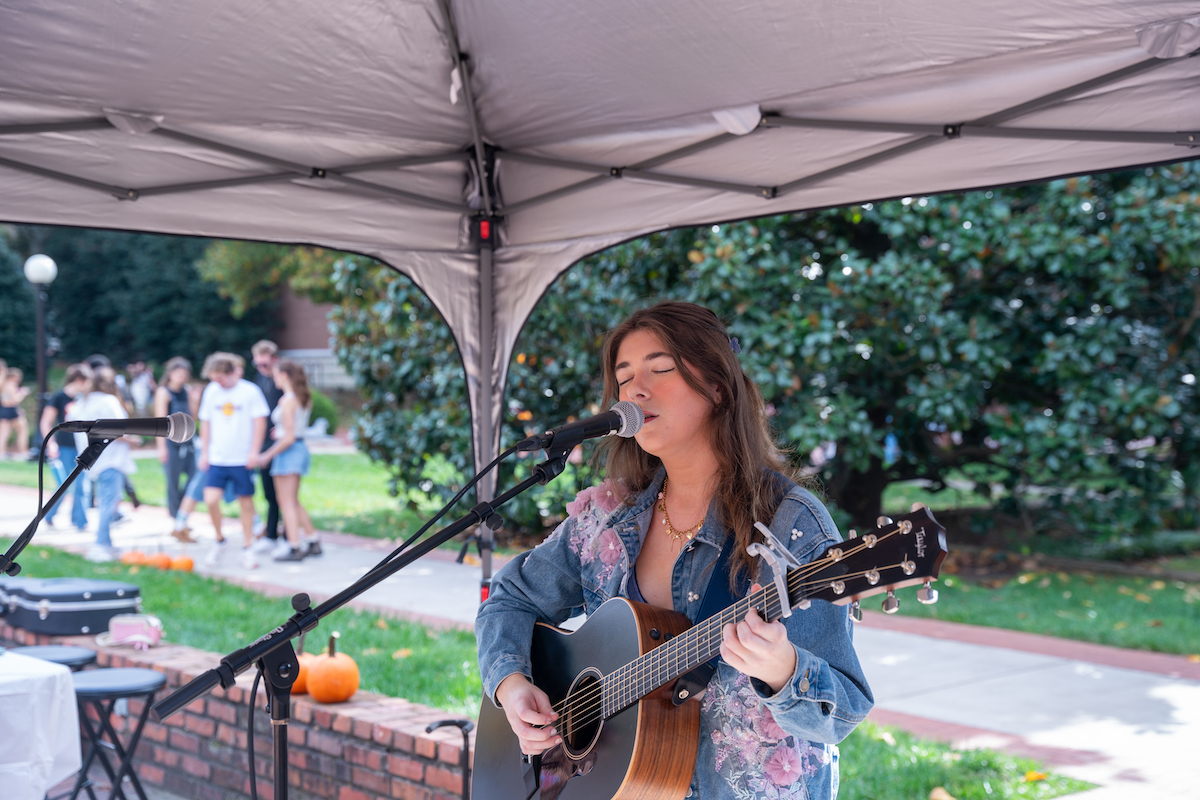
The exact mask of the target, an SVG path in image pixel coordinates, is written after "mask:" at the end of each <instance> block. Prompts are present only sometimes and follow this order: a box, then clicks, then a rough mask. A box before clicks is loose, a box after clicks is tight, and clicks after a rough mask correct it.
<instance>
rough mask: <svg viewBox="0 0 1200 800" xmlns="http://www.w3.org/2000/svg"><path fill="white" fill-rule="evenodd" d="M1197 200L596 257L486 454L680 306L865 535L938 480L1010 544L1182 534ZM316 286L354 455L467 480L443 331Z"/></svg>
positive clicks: (549, 307) (811, 223)
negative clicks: (1011, 533)
mask: <svg viewBox="0 0 1200 800" xmlns="http://www.w3.org/2000/svg"><path fill="white" fill-rule="evenodd" d="M1198 178H1200V173H1198V170H1197V167H1196V166H1195V165H1193V164H1185V165H1178V166H1174V167H1165V168H1158V169H1153V170H1150V171H1148V172H1135V173H1124V174H1117V175H1109V176H1095V177H1088V178H1079V179H1072V180H1064V181H1056V182H1053V183H1050V184H1045V185H1040V186H1032V187H1023V188H1017V189H1010V190H1004V191H995V192H972V193H967V194H959V195H944V196H939V197H926V198H915V199H913V198H906V199H905V200H903V201H892V202H886V203H879V204H875V205H870V204H867V205H863V206H857V207H852V208H846V209H835V210H829V211H822V212H813V213H805V214H795V215H790V216H786V217H773V218H767V219H762V220H755V221H750V222H744V223H737V224H731V225H721V226H713V227H712V228H703V229H690V230H680V231H672V232H666V233H661V234H655V235H652V236H649V237H646V238H644V239H640V240H637V241H634V242H629V243H626V244H624V245H621V246H619V247H616V248H613V249H611V250H608V251H605V252H603V253H600V254H597V255H595V256H592V257H590V258H588V259H585V260H584V261H583V262H581V263H580V264H579V265H577V266H576V267H575V268H573V269H572V270H570V271H568V272H566V273H565V274H564V275H563V276H562V277H561V278H560V279H559V280H558V281H557V282H556V283H555V284H554V285H553V286H552V287H551V288H550V290H549V291H548V292H547V294H546V296H545V297H544V298H543V299H542V300H541V302H540V303H539V304H538V306H537V308H536V309H535V311H534V313H533V315H532V317H531V318H530V320H529V321H528V323H527V324H526V326H525V329H524V330H523V332H522V334H521V337H520V339H519V341H518V346H517V348H516V354H515V357H514V362H513V363H512V364H511V365H510V373H509V383H508V390H507V396H506V404H507V409H506V410H507V414H506V416H505V423H504V428H503V431H502V443H503V444H510V443H512V442H514V441H516V440H517V439H519V438H520V437H522V436H524V435H525V434H527V433H529V432H531V431H533V430H536V429H542V428H545V427H546V426H548V425H552V424H556V423H558V422H562V421H565V420H568V419H570V418H571V417H573V416H578V415H582V414H585V413H594V412H596V411H598V410H599V409H598V408H597V407H596V405H595V404H596V402H597V401H598V399H599V396H600V385H599V347H600V343H601V342H602V339H603V334H604V332H605V331H606V330H607V329H609V328H610V327H611V326H612V325H614V324H615V323H616V322H617V321H619V320H620V319H621V318H623V317H624V316H625V315H627V314H628V313H629V311H630V310H632V309H633V308H635V307H637V306H638V305H641V304H647V303H650V302H653V301H654V300H657V299H662V298H678V299H685V300H692V301H694V302H699V303H702V304H705V305H707V306H709V307H711V308H713V309H714V310H715V311H716V312H717V313H718V314H720V315H721V316H722V317H723V318H725V319H726V320H728V321H729V324H730V328H731V331H732V332H733V333H734V335H736V336H738V337H739V339H740V341H741V344H742V347H743V354H742V356H741V359H742V363H743V364H744V365H745V367H746V369H747V370H748V372H749V373H750V374H751V376H752V377H753V378H754V379H755V380H756V381H757V382H758V383H759V385H760V386H761V387H762V388H763V391H764V395H765V396H766V399H767V401H768V403H769V413H770V414H771V416H772V421H773V422H774V424H775V426H776V429H777V431H778V432H779V434H780V436H781V438H782V440H783V442H784V443H785V444H786V445H787V446H789V447H790V448H791V451H792V453H793V457H794V459H795V461H796V462H797V464H799V465H802V466H810V464H812V459H811V458H810V453H814V451H820V452H821V453H826V454H828V453H833V455H832V457H829V458H827V459H825V460H823V461H822V462H821V463H819V464H815V465H814V466H815V467H816V469H817V471H818V472H819V473H820V475H821V477H822V478H823V479H824V484H825V487H826V490H827V492H828V495H829V497H830V499H831V500H832V501H833V502H834V503H835V505H836V506H837V507H838V508H840V509H841V510H842V512H843V513H845V514H847V515H848V516H849V517H850V518H851V519H852V520H853V521H854V522H855V523H857V524H863V525H869V524H872V523H873V521H874V518H875V516H876V515H877V514H878V513H879V509H880V501H881V497H882V493H883V491H884V489H885V488H886V487H887V485H888V484H889V483H890V482H893V481H900V480H912V479H918V478H920V479H925V480H927V481H929V482H930V484H931V486H932V488H933V489H935V490H936V489H938V488H941V487H943V486H945V484H946V481H947V480H948V479H949V478H950V477H952V476H955V475H967V476H970V477H973V478H974V479H976V480H978V481H979V483H980V487H981V490H982V491H985V492H986V491H989V490H990V489H991V488H992V487H994V486H1002V487H1004V488H1006V489H1007V499H1006V500H1005V501H1004V503H1006V504H1007V510H1009V511H1011V512H1012V513H1013V515H1014V516H1015V517H1017V518H1019V519H1020V520H1022V521H1023V524H1024V525H1025V527H1026V528H1027V530H1028V531H1029V532H1036V533H1046V532H1058V533H1063V532H1069V533H1072V534H1075V533H1078V532H1079V531H1087V532H1090V533H1091V534H1093V535H1099V536H1107V535H1115V534H1119V533H1124V532H1131V531H1141V530H1148V529H1151V528H1156V527H1162V526H1164V525H1168V526H1169V525H1184V524H1194V515H1195V512H1196V502H1197V501H1196V497H1197V482H1198V481H1200V466H1198V465H1197V458H1196V455H1197V447H1198V444H1197V437H1196V434H1195V433H1194V432H1195V431H1196V430H1197V425H1196V422H1198V421H1200V420H1196V419H1195V415H1196V400H1195V392H1194V385H1195V376H1194V370H1195V369H1196V362H1197V352H1196V351H1197V330H1196V327H1197V325H1196V324H1197V321H1198V320H1200V299H1198V298H1200V277H1198V276H1200V263H1198V261H1197V255H1196V254H1197V244H1198V243H1197V241H1196V238H1197V236H1198V235H1200V234H1198V233H1197V227H1196V225H1195V220H1196V218H1197V213H1196V212H1197V203H1198V196H1197V188H1198V187H1197V183H1198ZM332 257H335V258H336V256H332ZM333 277H334V289H335V290H336V292H337V293H338V294H339V295H340V296H341V297H342V301H341V303H340V305H339V307H338V308H337V309H336V310H335V312H334V314H333V315H332V317H331V331H332V332H333V333H334V335H335V338H336V341H337V351H338V356H339V358H340V359H341V361H342V363H343V364H344V365H345V366H346V367H347V369H349V370H350V372H351V374H352V375H354V377H355V379H356V380H357V382H358V384H359V386H360V388H361V389H362V391H363V394H364V400H365V402H364V411H363V414H362V415H361V418H360V420H359V422H358V430H359V433H360V435H361V437H362V440H363V442H364V446H365V447H366V448H367V449H368V451H369V452H370V453H371V454H372V455H373V456H374V457H376V458H378V459H380V460H381V461H384V462H386V463H388V464H389V465H391V467H392V470H393V474H394V476H395V479H396V481H397V483H398V484H409V485H411V484H415V483H419V482H425V485H426V486H432V482H431V479H430V477H429V476H430V469H431V465H432V463H433V462H434V461H437V462H438V463H444V464H449V465H450V466H451V467H452V468H453V469H454V470H455V471H457V472H458V473H459V474H460V475H466V474H469V472H470V470H471V464H470V452H471V449H470V432H469V424H468V423H469V417H468V411H467V402H466V390H465V381H464V379H463V375H462V367H461V362H460V360H459V357H458V354H457V352H456V349H455V347H454V343H453V340H452V338H451V337H450V334H449V331H448V330H447V329H446V326H445V325H444V324H443V323H442V321H441V320H440V319H438V317H437V315H436V312H435V311H434V310H433V309H432V307H431V306H430V304H429V303H428V302H427V300H426V299H425V298H424V297H423V295H421V293H420V292H419V291H418V290H417V289H416V288H415V287H414V286H413V285H412V284H411V282H409V281H408V280H407V279H406V278H404V277H403V276H401V275H399V274H397V273H395V272H393V271H391V270H388V269H386V268H383V267H381V266H379V265H376V264H374V263H373V262H370V261H369V260H367V259H362V258H358V257H353V256H347V257H341V258H340V260H337V261H336V263H334V265H333ZM889 442H890V443H891V445H890V446H889ZM831 444H832V445H834V447H831V446H830V445H831ZM522 468H523V467H522V463H521V462H518V463H517V464H515V465H514V467H513V469H514V471H515V472H516V474H518V475H519V474H520V473H521V470H522ZM510 477H511V475H510ZM591 478H592V476H591V475H590V474H589V472H588V470H587V467H586V465H581V466H579V468H578V469H576V470H575V471H574V473H573V475H570V476H567V477H565V478H560V479H559V481H556V485H555V486H554V487H552V488H551V490H550V491H549V492H546V493H543V494H542V495H540V496H539V499H536V500H530V501H528V502H525V504H524V505H522V506H518V507H517V508H516V510H515V511H509V516H510V518H511V519H513V520H514V521H515V522H516V523H517V524H522V525H526V526H529V527H531V528H532V529H534V530H536V529H537V527H538V522H539V520H540V521H541V522H543V523H550V522H552V521H554V519H555V518H556V517H557V515H558V513H560V512H559V509H560V508H561V503H560V502H559V501H560V500H561V499H562V497H563V496H565V495H569V494H570V492H572V491H573V490H574V489H575V488H576V486H577V485H578V484H579V483H582V482H585V481H589V480H591ZM572 479H573V480H572ZM503 480H504V477H503V476H502V481H503ZM451 488H455V487H451ZM523 502H524V501H523Z"/></svg>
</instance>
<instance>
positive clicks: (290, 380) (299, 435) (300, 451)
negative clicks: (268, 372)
mask: <svg viewBox="0 0 1200 800" xmlns="http://www.w3.org/2000/svg"><path fill="white" fill-rule="evenodd" d="M274 378H275V385H276V386H278V387H279V388H280V389H281V390H282V391H283V397H281V398H279V404H278V405H276V406H275V410H274V411H272V412H271V422H272V423H273V424H274V429H273V430H272V435H273V436H274V437H275V443H274V444H272V445H271V446H270V447H269V448H267V449H266V450H265V451H264V452H263V454H262V455H261V456H260V457H259V459H260V460H261V461H262V462H263V463H266V462H270V463H271V480H272V481H274V483H275V497H276V499H277V500H278V501H279V513H280V514H282V515H283V526H284V529H285V530H286V531H287V539H288V544H290V545H291V549H290V550H289V551H288V552H287V553H283V554H281V555H277V556H275V560H276V561H303V560H304V559H305V558H306V557H307V556H319V555H320V554H321V542H320V541H319V540H318V539H317V536H316V533H315V532H314V531H313V524H312V520H311V519H309V516H308V512H307V511H305V510H304V506H302V505H300V478H302V477H303V476H305V475H307V474H308V468H309V464H310V461H311V459H310V457H309V454H308V446H307V445H305V444H304V432H305V431H306V430H308V417H309V414H310V413H311V412H312V391H311V390H310V389H309V388H308V376H307V375H305V374H304V367H302V366H300V365H299V364H297V363H296V362H295V361H291V360H289V359H283V360H281V361H280V362H279V363H278V364H276V365H275V372H274Z"/></svg>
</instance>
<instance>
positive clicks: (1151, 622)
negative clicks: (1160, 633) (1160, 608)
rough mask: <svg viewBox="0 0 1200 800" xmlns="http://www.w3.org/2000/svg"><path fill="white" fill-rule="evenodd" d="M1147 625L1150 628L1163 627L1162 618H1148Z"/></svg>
mask: <svg viewBox="0 0 1200 800" xmlns="http://www.w3.org/2000/svg"><path fill="white" fill-rule="evenodd" d="M1146 626H1147V627H1149V628H1161V627H1162V620H1161V619H1148V620H1146Z"/></svg>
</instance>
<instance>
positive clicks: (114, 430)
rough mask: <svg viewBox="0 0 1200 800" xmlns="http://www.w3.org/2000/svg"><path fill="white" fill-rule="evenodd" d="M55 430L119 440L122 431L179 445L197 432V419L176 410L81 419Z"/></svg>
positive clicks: (91, 437)
mask: <svg viewBox="0 0 1200 800" xmlns="http://www.w3.org/2000/svg"><path fill="white" fill-rule="evenodd" d="M55 430H60V431H64V432H66V433H86V434H87V435H88V438H89V439H119V438H121V437H122V436H124V435H125V434H132V435H134V436H165V437H167V438H168V439H170V440H171V441H172V442H175V443H176V444H182V443H183V442H186V441H187V440H188V439H191V438H192V437H193V436H195V435H196V420H194V419H192V418H191V417H190V416H188V415H187V414H185V413H183V412H182V411H176V412H175V413H174V414H172V415H171V416H169V417H146V418H138V419H95V420H85V419H80V420H75V421H73V422H64V423H63V424H62V425H59V426H58V427H57V428H55Z"/></svg>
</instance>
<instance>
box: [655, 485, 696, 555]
mask: <svg viewBox="0 0 1200 800" xmlns="http://www.w3.org/2000/svg"><path fill="white" fill-rule="evenodd" d="M658 510H659V511H661V512H662V521H663V525H666V526H667V536H670V537H671V538H672V539H673V540H675V541H677V542H678V541H680V540H681V539H687V540H691V539H692V538H694V537H695V535H696V534H697V533H699V532H700V526H701V525H703V524H704V517H701V518H700V521H699V522H697V523H696V524H695V525H693V526H692V527H690V528H688V529H687V530H686V531H679V530H675V527H674V526H673V525H671V518H670V517H669V516H667V479H666V478H663V485H662V489H661V490H660V491H659V493H658Z"/></svg>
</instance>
